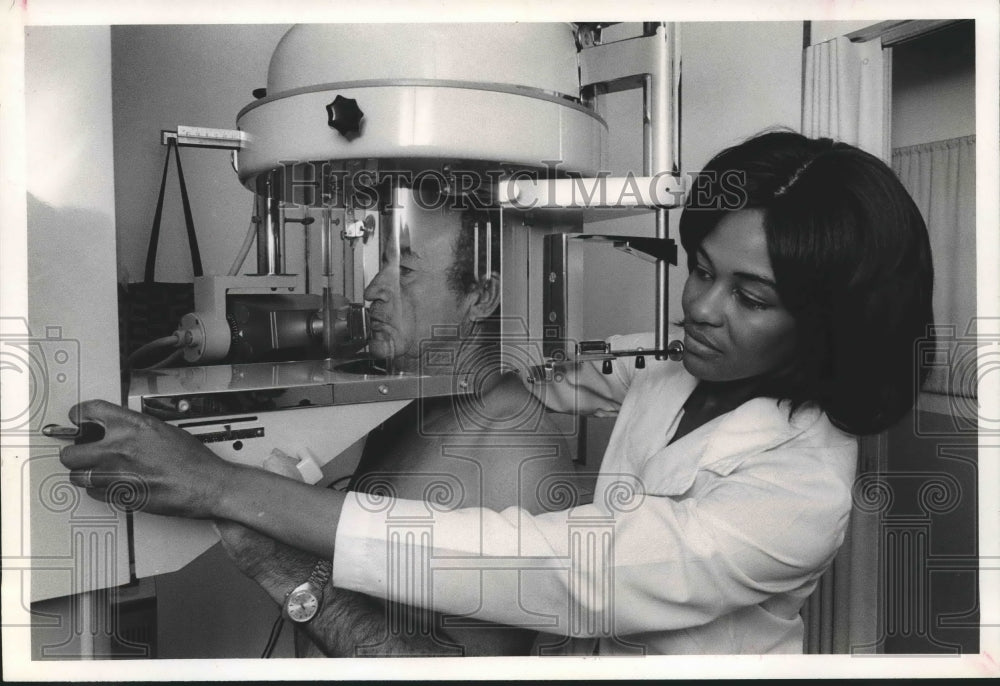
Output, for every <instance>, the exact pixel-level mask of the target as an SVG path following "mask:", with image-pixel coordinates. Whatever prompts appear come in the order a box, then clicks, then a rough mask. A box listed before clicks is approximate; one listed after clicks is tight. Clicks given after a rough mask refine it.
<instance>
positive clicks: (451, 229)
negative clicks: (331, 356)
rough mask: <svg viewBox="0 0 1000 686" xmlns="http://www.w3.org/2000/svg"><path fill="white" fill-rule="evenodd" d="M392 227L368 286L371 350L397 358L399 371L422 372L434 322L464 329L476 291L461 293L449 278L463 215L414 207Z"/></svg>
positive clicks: (366, 292)
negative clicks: (425, 345)
mask: <svg viewBox="0 0 1000 686" xmlns="http://www.w3.org/2000/svg"><path fill="white" fill-rule="evenodd" d="M399 224H400V229H399V235H398V240H397V236H396V235H395V232H390V237H389V239H388V240H387V241H386V242H385V245H384V250H383V253H382V268H381V269H380V270H379V272H378V274H376V275H375V278H373V279H372V280H371V282H370V283H369V284H368V286H367V288H365V300H368V301H370V302H371V309H370V313H371V330H372V336H371V339H370V341H369V351H370V352H371V354H372V355H373V356H374V357H378V358H389V359H392V360H393V361H394V363H395V364H394V366H395V369H396V370H397V371H411V372H412V371H417V370H418V369H419V361H420V343H421V341H425V340H427V339H429V338H430V337H431V334H432V331H433V327H436V326H454V327H456V328H458V329H459V330H461V327H462V325H463V324H464V323H465V320H466V318H467V317H468V314H469V310H470V306H471V303H472V302H473V301H474V300H475V298H474V296H471V297H470V296H469V295H459V294H457V293H455V292H454V291H453V290H452V287H451V285H450V284H449V282H448V271H449V269H450V268H451V266H452V264H453V263H454V246H455V241H456V239H457V238H458V234H459V231H460V230H461V215H460V214H459V213H458V212H450V211H447V210H423V209H420V208H409V209H408V210H407V213H406V214H405V215H404V219H403V220H402V221H401V222H399Z"/></svg>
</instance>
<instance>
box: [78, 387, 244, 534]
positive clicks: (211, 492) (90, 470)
mask: <svg viewBox="0 0 1000 686" xmlns="http://www.w3.org/2000/svg"><path fill="white" fill-rule="evenodd" d="M69 418H70V421H72V422H73V423H74V424H76V425H77V426H79V425H81V424H83V423H85V422H91V423H95V424H98V425H100V426H102V427H103V428H104V436H103V437H102V438H101V439H100V440H98V441H95V442H93V443H84V444H80V445H71V446H66V447H65V448H63V449H62V451H61V452H60V455H59V459H60V461H61V462H62V463H63V465H65V466H66V467H68V468H69V469H70V470H71V472H70V480H71V481H72V482H73V483H75V484H76V485H78V486H82V487H84V488H86V489H87V493H88V494H89V495H91V496H92V497H94V498H98V499H105V498H107V496H108V492H109V490H112V489H114V488H115V487H118V486H120V485H121V484H123V483H128V484H130V485H131V486H132V487H133V488H136V489H138V493H137V494H136V495H135V498H134V500H135V503H134V504H135V507H136V509H141V510H143V511H145V512H151V513H155V514H164V515H178V516H183V517H191V518H207V517H213V516H215V515H216V512H215V508H216V506H217V504H218V503H219V501H220V498H221V495H222V493H223V492H224V490H225V488H226V484H228V483H229V482H230V481H231V477H232V472H233V471H234V470H236V469H237V468H236V467H235V466H234V465H232V464H230V463H228V462H225V461H224V460H222V459H221V458H219V457H218V456H217V455H215V453H213V452H212V451H211V450H209V449H208V448H206V447H205V446H204V445H202V443H201V442H200V441H198V439H196V438H194V437H193V436H192V435H191V434H189V433H187V432H186V431H183V430H181V429H178V428H176V427H174V426H171V425H169V424H166V423H164V422H161V421H160V420H158V419H155V418H153V417H148V416H146V415H142V414H138V413H136V412H132V411H131V410H127V409H124V408H122V407H119V406H118V405H114V404H112V403H109V402H106V401H104V400H89V401H86V402H83V403H80V404H79V405H76V406H74V407H73V408H72V409H71V410H70V412H69Z"/></svg>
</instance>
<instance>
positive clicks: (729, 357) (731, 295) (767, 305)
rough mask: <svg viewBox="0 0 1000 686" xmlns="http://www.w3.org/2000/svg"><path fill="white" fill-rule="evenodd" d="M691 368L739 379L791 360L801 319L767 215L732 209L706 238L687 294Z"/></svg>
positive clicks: (705, 376)
mask: <svg viewBox="0 0 1000 686" xmlns="http://www.w3.org/2000/svg"><path fill="white" fill-rule="evenodd" d="M681 307H682V308H683V310H684V367H685V369H687V370H688V372H690V373H691V374H692V375H693V376H695V377H697V378H698V379H701V380H702V381H719V382H722V381H737V380H739V379H747V378H750V377H754V376H758V375H761V374H765V373H768V372H772V371H774V370H776V369H779V368H782V367H785V366H787V365H788V364H789V363H790V362H791V360H792V356H793V353H794V351H795V321H794V319H793V318H792V315H791V314H790V313H789V312H788V310H786V309H785V307H784V305H782V303H781V300H780V299H779V298H778V292H777V290H776V289H775V285H774V272H773V271H772V269H771V259H770V257H769V256H768V254H767V237H766V235H765V232H764V214H763V212H762V211H761V210H756V209H747V210H741V211H739V212H733V213H731V214H727V215H726V216H725V217H724V218H723V219H722V221H720V222H719V224H718V225H717V226H716V227H715V229H714V230H713V231H712V232H711V233H710V234H708V236H706V237H705V239H704V240H703V241H702V243H701V246H700V247H699V249H698V253H697V265H696V267H695V268H694V269H693V270H692V271H691V273H690V274H689V275H688V279H687V282H686V283H685V284H684V294H683V296H682V298H681Z"/></svg>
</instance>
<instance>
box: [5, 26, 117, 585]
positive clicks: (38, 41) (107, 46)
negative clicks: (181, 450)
mask: <svg viewBox="0 0 1000 686" xmlns="http://www.w3.org/2000/svg"><path fill="white" fill-rule="evenodd" d="M25 85H26V87H25V115H26V121H27V131H26V141H27V146H26V147H27V190H28V215H27V219H28V255H29V256H28V301H29V303H28V322H27V325H28V326H29V327H30V336H29V338H30V343H29V348H26V350H27V349H30V350H31V355H32V357H31V364H32V372H33V373H35V374H36V390H37V393H36V395H35V397H34V398H33V407H32V412H31V417H30V422H31V429H32V431H33V432H35V435H33V436H32V437H31V444H32V449H31V462H30V467H29V470H28V471H29V473H30V494H29V501H30V503H31V554H32V557H33V558H34V560H35V561H36V567H45V568H46V569H49V570H51V571H45V572H39V573H37V574H34V575H33V578H32V588H31V597H32V599H33V600H39V599H42V598H51V597H55V596H60V595H67V594H69V593H78V592H81V591H85V590H90V589H94V588H102V587H107V586H114V585H118V584H122V583H126V582H127V581H128V578H129V577H128V546H127V538H126V529H125V517H124V515H123V514H122V513H121V512H117V511H115V510H112V509H110V508H109V507H108V506H107V505H105V504H104V503H99V502H97V501H94V500H91V499H90V498H88V497H87V496H86V495H85V494H83V493H82V492H80V491H79V490H78V489H76V488H75V487H74V486H71V485H69V483H68V472H67V471H66V470H65V469H63V468H62V466H61V465H60V464H59V461H58V450H59V448H60V447H61V445H63V442H60V441H56V440H54V439H45V438H42V437H41V436H40V435H37V433H36V432H37V430H38V429H40V427H41V426H43V425H45V424H48V423H61V424H66V423H67V412H68V410H69V409H70V407H71V406H72V405H74V404H75V403H77V402H79V401H80V400H81V399H83V398H103V399H105V400H109V401H111V402H120V399H121V389H120V386H119V367H118V306H117V293H116V272H117V270H116V260H115V213H114V207H115V204H114V203H115V198H114V160H113V145H112V123H111V38H110V30H109V28H108V27H106V26H105V27H31V28H30V29H28V30H27V32H26V39H25Z"/></svg>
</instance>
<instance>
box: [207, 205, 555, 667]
mask: <svg viewBox="0 0 1000 686" xmlns="http://www.w3.org/2000/svg"><path fill="white" fill-rule="evenodd" d="M486 219H487V217H486V214H485V213H473V212H470V211H466V212H464V213H458V212H455V211H452V210H448V209H443V210H434V211H431V210H421V209H418V208H412V209H409V210H408V214H407V221H406V223H403V224H402V225H401V230H400V231H399V237H398V240H396V239H395V238H390V240H388V241H387V242H386V244H385V250H384V252H383V260H382V269H381V270H380V271H379V273H378V274H377V275H376V276H375V278H374V279H372V281H371V283H370V284H369V285H368V287H367V288H366V289H365V299H366V300H368V301H370V302H371V303H372V305H371V321H372V327H371V328H372V337H371V341H370V347H369V350H370V352H371V354H372V355H373V356H375V357H378V358H385V359H386V360H388V361H389V363H390V366H392V368H393V370H392V371H394V372H411V373H428V369H427V368H426V366H425V365H423V364H422V360H421V343H422V342H426V341H430V340H432V338H433V339H434V340H435V351H436V353H440V352H441V350H442V349H441V347H440V346H441V345H442V344H441V343H440V340H441V337H440V336H436V337H435V335H434V334H435V333H440V332H441V331H442V329H443V330H444V331H446V332H450V333H451V334H453V335H449V336H446V337H445V338H446V342H445V343H444V344H443V345H444V346H445V351H446V354H447V355H448V356H449V357H450V359H453V360H454V366H453V367H451V368H450V369H449V370H448V371H454V372H460V373H466V374H468V375H469V378H470V379H472V380H473V383H472V385H473V388H472V389H471V393H469V394H467V395H460V396H446V397H437V398H424V399H421V400H417V401H415V402H413V403H411V404H410V405H408V406H407V407H406V408H404V409H403V410H402V411H400V412H399V413H398V414H397V415H395V416H394V417H392V418H390V419H389V420H388V421H387V422H385V424H384V425H383V426H382V427H381V428H380V429H377V430H376V431H373V432H372V434H370V435H369V437H368V440H367V442H366V445H365V449H364V452H363V454H362V457H361V460H360V463H359V465H358V468H357V470H356V472H355V474H354V476H353V478H352V480H351V485H350V488H351V490H354V491H360V492H369V493H375V494H377V493H386V494H392V495H396V496H399V497H401V498H409V499H427V500H431V501H433V502H436V503H440V505H441V507H442V509H443V508H448V509H452V508H460V507H488V508H491V509H495V510H502V509H504V508H507V507H510V506H517V507H521V508H524V509H526V510H528V511H530V512H533V513H537V512H540V511H543V510H544V509H560V508H561V507H565V503H562V504H561V505H560V504H555V503H553V504H552V505H551V506H550V507H548V508H546V507H545V503H543V502H542V500H543V499H544V498H543V497H540V496H539V495H538V493H537V491H541V490H543V489H542V488H539V486H540V482H541V481H542V480H543V479H544V478H545V477H546V476H548V475H562V476H561V477H560V476H553V477H552V478H554V479H561V480H565V481H567V482H568V481H571V480H572V474H573V465H572V462H571V461H570V459H569V452H568V446H567V444H566V442H565V440H564V438H563V437H562V436H561V435H560V432H559V431H558V430H557V429H556V427H554V426H553V425H552V424H551V422H550V421H549V420H548V419H546V417H545V416H544V414H543V411H542V406H541V404H540V403H539V402H538V401H537V400H536V399H535V398H534V397H533V396H531V395H530V394H529V393H528V392H527V391H526V390H525V389H524V387H523V385H522V384H521V382H520V381H519V380H518V378H517V375H516V373H515V374H510V373H506V372H505V370H504V368H503V367H502V365H501V361H500V356H499V345H498V342H497V341H496V336H495V332H491V329H493V328H496V327H495V320H493V321H492V324H493V326H491V320H492V318H493V316H494V315H495V314H496V311H497V310H498V306H499V299H500V280H499V275H498V274H497V273H487V271H486V266H485V265H486V260H485V259H480V258H481V257H482V255H481V254H480V255H477V254H476V250H475V246H476V245H477V238H476V231H477V224H478V227H479V229H478V230H479V238H480V240H479V241H478V244H479V245H483V246H484V247H485V245H486V244H487V243H486V241H485V240H484V239H483V236H485V235H486V232H485V231H483V230H482V229H483V227H484V226H485V221H486ZM496 233H497V234H498V233H499V228H497V229H496ZM497 243H498V242H497ZM479 252H480V253H483V252H484V250H480V251H479ZM477 263H478V267H477ZM492 263H493V264H498V260H496V259H494V260H493V261H492ZM477 275H478V276H477ZM448 340H450V341H451V343H450V344H449V343H448V342H447V341H448ZM449 345H450V347H448V346H449ZM437 368H438V369H439V368H440V367H437ZM219 529H220V532H221V533H222V536H223V543H224V545H225V546H226V549H227V551H228V552H229V553H230V555H231V556H232V557H233V559H234V560H235V561H236V563H237V564H238V565H239V567H240V568H241V569H242V570H243V571H244V573H246V574H247V575H248V576H250V577H251V578H253V579H254V580H256V581H257V582H258V583H259V584H260V585H261V586H262V587H263V588H264V589H265V590H266V591H267V592H268V593H269V594H270V595H271V597H272V598H273V599H274V600H275V601H276V602H278V603H283V602H284V600H285V594H286V593H288V591H290V590H291V589H292V588H294V587H295V586H297V585H299V584H300V583H302V582H303V581H305V580H306V578H307V577H309V575H310V572H311V571H312V570H313V568H314V566H315V564H316V562H317V560H316V558H315V557H312V556H309V555H306V554H304V553H301V552H300V551H297V550H294V549H292V548H288V547H287V546H283V545H281V544H278V543H275V542H273V541H271V540H270V539H265V538H264V537H262V536H259V535H258V534H256V533H255V532H252V531H249V530H248V529H244V528H243V527H240V526H239V525H235V524H232V523H219ZM388 573H390V572H389V570H387V574H388ZM471 609H473V608H470V610H471ZM300 626H301V625H300ZM303 628H304V630H305V632H306V633H307V634H308V636H309V638H310V639H311V640H312V643H313V644H314V646H315V647H313V648H312V649H311V650H303V649H301V647H299V649H297V651H296V652H297V653H298V654H300V655H301V654H318V653H317V652H316V648H318V649H319V650H320V651H322V653H323V654H326V655H329V656H344V657H354V656H363V655H373V656H374V655H525V654H528V653H529V652H530V650H531V646H532V643H533V641H534V638H535V632H533V631H528V630H524V629H518V628H512V627H502V626H498V625H492V624H486V623H483V622H475V623H473V622H469V621H467V620H463V619H461V618H458V617H444V616H440V615H434V614H433V613H430V612H428V611H426V610H423V609H419V608H416V607H410V606H403V605H398V604H392V603H386V602H384V601H382V600H377V599H374V598H370V597H368V596H364V595H360V594H357V593H353V592H350V591H344V590H341V589H336V588H333V587H331V586H330V585H329V584H328V583H327V584H326V587H325V589H324V594H323V598H322V606H321V609H320V611H319V613H318V615H317V616H316V617H314V618H313V619H312V620H310V621H309V622H308V623H307V624H306V625H304V627H303ZM297 643H299V644H301V643H302V641H297Z"/></svg>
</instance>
